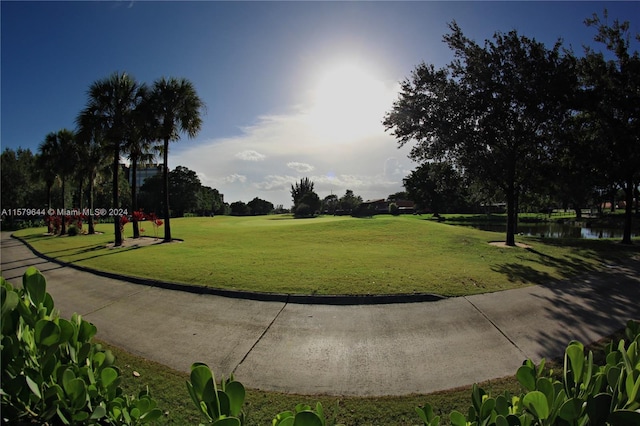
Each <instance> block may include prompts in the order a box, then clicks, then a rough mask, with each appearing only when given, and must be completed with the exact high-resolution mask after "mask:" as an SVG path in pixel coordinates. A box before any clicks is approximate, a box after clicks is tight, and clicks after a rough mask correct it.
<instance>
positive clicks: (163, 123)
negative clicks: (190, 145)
mask: <svg viewBox="0 0 640 426" xmlns="http://www.w3.org/2000/svg"><path fill="white" fill-rule="evenodd" d="M149 101H150V106H151V108H152V110H153V116H154V121H155V123H156V125H157V133H156V137H157V138H158V139H159V140H161V141H162V142H163V143H164V145H163V148H162V156H163V168H162V175H163V176H162V177H163V181H164V185H163V187H164V194H163V198H164V241H165V242H169V241H171V226H170V224H169V214H170V211H169V162H168V157H169V142H171V141H177V140H179V139H180V133H181V132H184V133H186V134H187V135H188V136H189V138H194V137H195V136H196V135H197V134H198V132H199V131H200V128H201V126H202V119H201V118H200V113H201V110H203V109H204V103H203V102H202V100H201V99H200V98H199V97H198V95H197V93H196V90H195V88H194V87H193V84H192V83H191V82H190V81H189V80H187V79H184V78H181V79H176V78H169V79H166V78H164V77H163V78H161V79H159V80H156V81H155V82H154V84H153V90H152V93H151V96H150V99H149Z"/></svg>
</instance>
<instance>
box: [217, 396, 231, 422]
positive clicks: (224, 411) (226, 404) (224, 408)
mask: <svg viewBox="0 0 640 426" xmlns="http://www.w3.org/2000/svg"><path fill="white" fill-rule="evenodd" d="M218 403H219V404H220V412H219V413H218V415H217V417H221V416H229V415H230V414H231V413H230V406H231V403H230V401H229V396H228V395H227V394H226V393H224V392H222V391H221V390H219V391H218Z"/></svg>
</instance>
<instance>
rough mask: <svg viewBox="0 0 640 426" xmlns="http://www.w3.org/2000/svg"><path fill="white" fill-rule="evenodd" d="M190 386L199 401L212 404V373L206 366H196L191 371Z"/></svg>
mask: <svg viewBox="0 0 640 426" xmlns="http://www.w3.org/2000/svg"><path fill="white" fill-rule="evenodd" d="M191 384H192V385H193V390H194V391H195V394H196V396H197V397H198V399H199V400H201V401H205V402H213V401H214V400H215V397H216V392H215V384H214V381H213V373H212V372H211V370H210V369H209V367H207V366H206V365H197V366H196V367H193V368H192V369H191Z"/></svg>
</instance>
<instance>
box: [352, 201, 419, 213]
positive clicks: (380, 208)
mask: <svg viewBox="0 0 640 426" xmlns="http://www.w3.org/2000/svg"><path fill="white" fill-rule="evenodd" d="M391 203H395V204H396V206H398V210H399V211H400V214H413V213H414V212H415V203H414V202H413V201H409V200H395V201H390V200H385V199H384V198H380V199H377V200H367V201H365V202H363V203H362V204H361V205H360V207H361V208H369V209H370V210H371V211H373V213H374V214H384V213H389V205H390V204H391Z"/></svg>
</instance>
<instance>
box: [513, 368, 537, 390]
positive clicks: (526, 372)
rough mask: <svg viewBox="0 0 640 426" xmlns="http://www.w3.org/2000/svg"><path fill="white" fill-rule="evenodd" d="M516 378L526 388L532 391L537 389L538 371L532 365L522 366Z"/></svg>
mask: <svg viewBox="0 0 640 426" xmlns="http://www.w3.org/2000/svg"><path fill="white" fill-rule="evenodd" d="M516 378H517V379H518V382H519V383H520V384H521V385H522V387H523V388H525V389H526V390H528V391H532V390H535V389H536V373H535V371H534V370H533V369H532V368H531V367H529V366H527V365H522V366H520V368H518V371H517V372H516Z"/></svg>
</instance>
